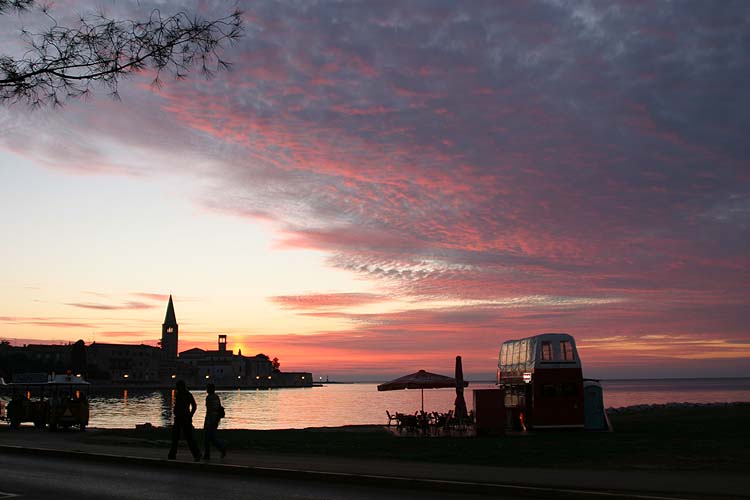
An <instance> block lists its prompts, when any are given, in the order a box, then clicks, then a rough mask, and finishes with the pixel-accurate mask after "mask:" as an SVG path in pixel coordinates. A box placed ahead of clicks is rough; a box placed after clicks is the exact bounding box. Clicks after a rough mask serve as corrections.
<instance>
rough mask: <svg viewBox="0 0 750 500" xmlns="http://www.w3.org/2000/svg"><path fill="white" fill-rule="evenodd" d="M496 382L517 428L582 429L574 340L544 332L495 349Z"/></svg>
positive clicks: (580, 378) (580, 375) (580, 386)
mask: <svg viewBox="0 0 750 500" xmlns="http://www.w3.org/2000/svg"><path fill="white" fill-rule="evenodd" d="M497 384H498V385H499V386H500V387H501V388H502V389H504V390H505V407H506V409H507V410H508V417H509V418H508V419H507V420H506V421H508V422H509V423H510V424H511V425H512V426H513V427H514V428H516V429H524V430H528V429H532V428H534V429H545V428H583V424H584V411H583V372H582V370H581V359H580V358H579V357H578V351H577V349H576V343H575V339H574V338H573V337H572V336H571V335H568V334H567V333H543V334H541V335H536V336H534V337H528V338H525V339H520V340H508V341H506V342H503V344H502V346H501V347H500V359H499V361H498V364H497Z"/></svg>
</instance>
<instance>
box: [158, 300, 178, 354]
mask: <svg viewBox="0 0 750 500" xmlns="http://www.w3.org/2000/svg"><path fill="white" fill-rule="evenodd" d="M178 329H179V326H178V325H177V318H176V317H175V315H174V304H173V303H172V295H170V296H169V304H167V314H166V316H164V324H163V325H161V350H162V352H164V354H166V355H167V357H168V358H171V359H177V331H178Z"/></svg>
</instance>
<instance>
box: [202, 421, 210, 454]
mask: <svg viewBox="0 0 750 500" xmlns="http://www.w3.org/2000/svg"><path fill="white" fill-rule="evenodd" d="M210 434H211V423H210V422H208V421H204V422H203V458H205V459H206V460H208V459H209V458H211V441H210V438H209V436H210Z"/></svg>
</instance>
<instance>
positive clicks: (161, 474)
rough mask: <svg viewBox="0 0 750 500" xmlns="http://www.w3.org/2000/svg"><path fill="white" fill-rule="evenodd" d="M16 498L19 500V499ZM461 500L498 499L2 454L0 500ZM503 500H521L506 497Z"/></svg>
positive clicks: (0, 458) (0, 459)
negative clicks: (6, 499)
mask: <svg viewBox="0 0 750 500" xmlns="http://www.w3.org/2000/svg"><path fill="white" fill-rule="evenodd" d="M16 495H17V496H16ZM3 498H19V499H44V500H50V499H60V500H62V499H66V500H67V499H70V500H87V499H92V500H93V499H96V500H100V499H104V498H107V499H138V500H162V499H178V498H179V499H192V498H195V499H201V500H205V499H221V500H229V499H232V498H242V499H253V500H281V499H284V500H286V499H293V500H324V499H325V500H339V499H340V500H360V499H362V500H367V499H373V500H374V499H378V500H381V499H389V500H391V499H393V500H402V499H403V500H406V499H415V500H416V499H419V500H422V499H423V500H428V499H430V500H433V499H434V500H459V499H477V500H480V499H482V498H495V499H497V498H499V497H498V496H497V495H495V496H492V497H482V496H478V495H474V494H460V493H444V492H440V491H438V490H434V489H430V490H425V491H421V490H401V489H390V488H381V487H373V486H358V485H356V484H341V483H336V482H324V481H308V480H286V479H277V478H264V477H252V476H251V477H241V476H236V475H224V474H216V473H201V472H195V471H189V470H180V469H166V468H147V467H146V466H140V465H121V464H95V463H89V462H83V461H77V460H64V459H60V458H49V457H32V456H20V455H5V454H0V499H3ZM501 498H503V499H508V500H512V499H514V498H525V499H528V498H529V496H528V495H524V496H523V497H515V496H503V497H501Z"/></svg>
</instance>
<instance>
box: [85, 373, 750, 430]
mask: <svg viewBox="0 0 750 500" xmlns="http://www.w3.org/2000/svg"><path fill="white" fill-rule="evenodd" d="M602 384H603V386H604V399H605V401H604V403H605V406H606V407H620V406H631V405H639V404H655V403H671V402H680V403H681V402H689V403H714V402H733V401H745V402H750V378H741V379H657V380H609V381H603V382H602ZM376 386H377V384H374V383H360V384H329V385H326V386H324V387H312V388H304V389H303V388H298V389H274V390H267V389H266V390H251V391H217V393H218V394H219V396H220V397H221V400H222V404H223V405H224V407H225V408H226V413H227V417H226V418H225V419H224V420H222V428H233V429H288V428H305V427H324V426H340V425H366V424H385V423H387V421H388V419H387V417H386V414H385V411H386V410H390V411H391V412H395V411H399V412H404V413H408V412H414V411H416V410H419V409H420V407H421V395H420V391H418V390H410V391H391V392H378V391H377V389H376ZM494 387H495V386H494V384H491V383H487V382H477V383H471V384H470V385H469V387H468V388H467V389H466V391H465V394H466V403H467V405H468V407H469V408H471V407H472V391H471V390H472V389H491V388H494ZM193 395H194V396H195V399H196V401H197V402H198V412H197V413H196V415H195V419H194V423H195V425H196V426H200V425H202V423H203V414H204V398H205V393H203V392H200V391H193ZM172 397H173V396H172V392H171V391H158V392H136V391H133V390H129V391H127V392H124V391H123V392H118V393H110V394H108V395H96V394H94V395H91V396H90V398H89V401H90V407H91V421H90V422H89V426H91V427H101V428H121V427H126V428H127V427H131V428H132V427H133V426H134V425H135V424H142V423H145V422H150V423H152V424H153V425H156V426H164V425H167V424H168V423H170V421H171V414H172V412H171V406H172ZM455 397H456V392H455V390H454V389H431V390H426V391H424V405H425V410H427V411H441V412H446V411H448V410H450V409H452V408H453V401H454V399H455Z"/></svg>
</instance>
